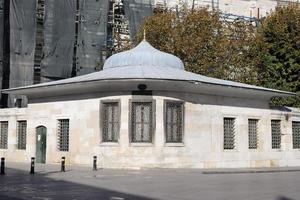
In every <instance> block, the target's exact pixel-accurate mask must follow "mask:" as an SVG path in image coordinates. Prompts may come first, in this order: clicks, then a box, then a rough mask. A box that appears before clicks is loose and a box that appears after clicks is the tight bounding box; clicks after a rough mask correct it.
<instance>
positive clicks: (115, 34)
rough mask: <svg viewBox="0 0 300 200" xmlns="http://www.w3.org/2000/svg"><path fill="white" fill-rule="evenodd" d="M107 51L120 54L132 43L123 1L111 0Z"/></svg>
mask: <svg viewBox="0 0 300 200" xmlns="http://www.w3.org/2000/svg"><path fill="white" fill-rule="evenodd" d="M107 17H108V18H107V50H108V51H109V54H112V53H114V52H119V51H120V50H122V48H123V47H124V46H126V45H127V44H128V42H129V41H130V33H129V21H128V19H127V18H126V16H125V7H124V1H123V0H110V1H109V11H108V16H107Z"/></svg>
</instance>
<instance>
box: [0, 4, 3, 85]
mask: <svg viewBox="0 0 300 200" xmlns="http://www.w3.org/2000/svg"><path fill="white" fill-rule="evenodd" d="M3 23H4V19H3V0H0V88H2V76H3V74H2V72H3V26H4V24H3Z"/></svg>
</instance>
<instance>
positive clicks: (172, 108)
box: [165, 102, 183, 143]
mask: <svg viewBox="0 0 300 200" xmlns="http://www.w3.org/2000/svg"><path fill="white" fill-rule="evenodd" d="M165 115H166V118H165V120H166V121H165V123H166V124H165V128H166V142H167V143H181V142H182V139H183V137H182V136H183V103H182V102H166V113H165Z"/></svg>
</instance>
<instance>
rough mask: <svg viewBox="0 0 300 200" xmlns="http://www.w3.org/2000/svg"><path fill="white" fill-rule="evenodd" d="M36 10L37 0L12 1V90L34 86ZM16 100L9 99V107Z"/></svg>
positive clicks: (10, 81) (10, 78) (10, 80)
mask: <svg viewBox="0 0 300 200" xmlns="http://www.w3.org/2000/svg"><path fill="white" fill-rule="evenodd" d="M35 9H36V0H26V1H24V0H11V1H10V16H9V22H10V74H9V76H10V77H9V87H10V88H13V87H19V86H25V85H31V84H33V63H34V50H35V26H36V21H35V19H36V16H35V12H33V11H35ZM14 98H15V97H13V96H10V97H9V100H8V106H12V105H14V101H15V100H14Z"/></svg>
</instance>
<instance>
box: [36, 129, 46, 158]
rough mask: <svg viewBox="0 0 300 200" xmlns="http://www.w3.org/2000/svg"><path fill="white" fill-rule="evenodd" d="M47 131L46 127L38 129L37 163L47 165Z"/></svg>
mask: <svg viewBox="0 0 300 200" xmlns="http://www.w3.org/2000/svg"><path fill="white" fill-rule="evenodd" d="M46 147H47V129H46V127H45V126H39V127H37V128H36V162H37V163H46Z"/></svg>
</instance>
